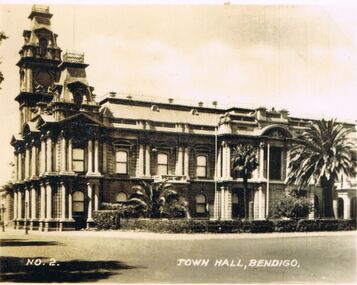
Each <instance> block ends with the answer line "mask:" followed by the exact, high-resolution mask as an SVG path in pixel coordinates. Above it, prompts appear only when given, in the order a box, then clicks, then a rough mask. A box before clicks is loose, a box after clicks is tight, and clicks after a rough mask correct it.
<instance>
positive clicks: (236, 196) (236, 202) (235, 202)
mask: <svg viewBox="0 0 357 285" xmlns="http://www.w3.org/2000/svg"><path fill="white" fill-rule="evenodd" d="M232 203H233V204H238V195H237V194H236V193H234V194H233V197H232Z"/></svg>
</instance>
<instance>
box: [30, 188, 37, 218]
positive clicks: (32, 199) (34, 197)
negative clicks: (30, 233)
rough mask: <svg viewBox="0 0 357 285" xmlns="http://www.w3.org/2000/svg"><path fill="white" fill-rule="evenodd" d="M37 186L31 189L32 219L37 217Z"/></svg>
mask: <svg viewBox="0 0 357 285" xmlns="http://www.w3.org/2000/svg"><path fill="white" fill-rule="evenodd" d="M36 218H37V217H36V188H35V187H32V189H31V219H36Z"/></svg>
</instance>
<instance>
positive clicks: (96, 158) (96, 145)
mask: <svg viewBox="0 0 357 285" xmlns="http://www.w3.org/2000/svg"><path fill="white" fill-rule="evenodd" d="M98 149H99V142H98V139H95V140H94V173H96V174H100V173H99V151H98Z"/></svg>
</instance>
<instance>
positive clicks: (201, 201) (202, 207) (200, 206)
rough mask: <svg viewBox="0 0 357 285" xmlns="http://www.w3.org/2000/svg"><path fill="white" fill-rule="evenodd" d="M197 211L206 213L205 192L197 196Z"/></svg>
mask: <svg viewBox="0 0 357 285" xmlns="http://www.w3.org/2000/svg"><path fill="white" fill-rule="evenodd" d="M196 213H197V214H205V213H206V196H205V195H203V194H198V195H197V196H196Z"/></svg>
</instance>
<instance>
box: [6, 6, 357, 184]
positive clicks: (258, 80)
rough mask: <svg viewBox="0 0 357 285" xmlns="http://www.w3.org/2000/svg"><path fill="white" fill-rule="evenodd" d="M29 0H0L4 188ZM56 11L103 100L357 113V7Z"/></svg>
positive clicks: (312, 114)
mask: <svg viewBox="0 0 357 285" xmlns="http://www.w3.org/2000/svg"><path fill="white" fill-rule="evenodd" d="M217 3H219V2H217ZM221 3H224V2H223V1H222V2H221ZM336 3H337V2H336ZM268 4H269V3H268ZM31 6H32V5H31V4H26V5H24V4H22V5H8V4H0V31H4V32H5V33H6V34H7V36H9V39H7V40H6V41H4V42H3V43H2V45H1V46H0V58H1V59H0V61H2V63H1V64H0V69H1V70H2V71H3V73H4V75H5V81H4V82H3V83H2V85H1V88H2V89H1V90H0V108H1V112H0V122H1V133H0V158H1V159H0V185H1V184H3V183H4V182H6V181H7V180H8V179H9V178H10V171H9V163H10V162H11V160H12V149H11V147H10V145H9V142H10V139H11V136H12V134H14V133H16V132H18V131H19V126H18V125H19V123H18V120H19V117H18V105H17V102H15V101H14V98H15V97H16V96H17V95H18V92H19V70H18V67H17V66H16V62H17V61H18V60H19V54H18V51H19V50H20V48H21V46H22V44H23V38H22V31H23V30H24V29H28V28H29V27H30V20H29V19H27V17H28V15H29V14H30V11H31ZM50 11H51V13H53V14H54V16H53V18H52V28H53V31H54V32H56V33H57V34H58V45H59V46H60V47H61V48H62V50H63V52H65V51H66V50H68V51H70V52H73V51H75V52H80V53H84V55H85V61H86V63H88V64H89V67H88V68H87V77H88V81H89V83H90V85H92V86H93V87H94V88H95V91H94V93H95V94H96V95H97V97H99V98H100V97H101V96H102V95H104V94H106V93H108V92H110V91H115V92H118V93H131V94H142V95H145V96H157V97H167V98H177V99H184V100H187V101H188V102H199V101H204V102H208V103H205V104H206V106H209V104H210V102H212V101H218V107H222V108H223V107H227V106H228V107H232V106H235V107H252V108H255V107H259V106H265V107H268V108H270V107H275V109H277V110H279V109H283V108H284V109H287V110H288V111H289V112H290V115H292V116H297V117H308V118H316V119H318V118H322V117H325V118H338V119H340V120H344V121H349V122H355V120H356V119H357V115H356V106H357V104H356V103H357V102H356V101H357V96H356V90H357V89H356V84H357V83H356V82H357V80H356V79H357V72H356V66H357V65H356V45H357V32H356V28H355V27H357V23H356V22H357V17H356V16H357V5H352V4H349V5H347V4H346V3H344V5H341V4H340V5H325V6H311V5H310V6H304V5H292V4H289V5H286V6H282V5H234V4H231V5H223V4H220V5H218V4H216V5H203V4H201V5H181V6H178V5H132V6H129V5H102V6H100V5H73V4H68V5H58V4H52V5H50Z"/></svg>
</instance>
